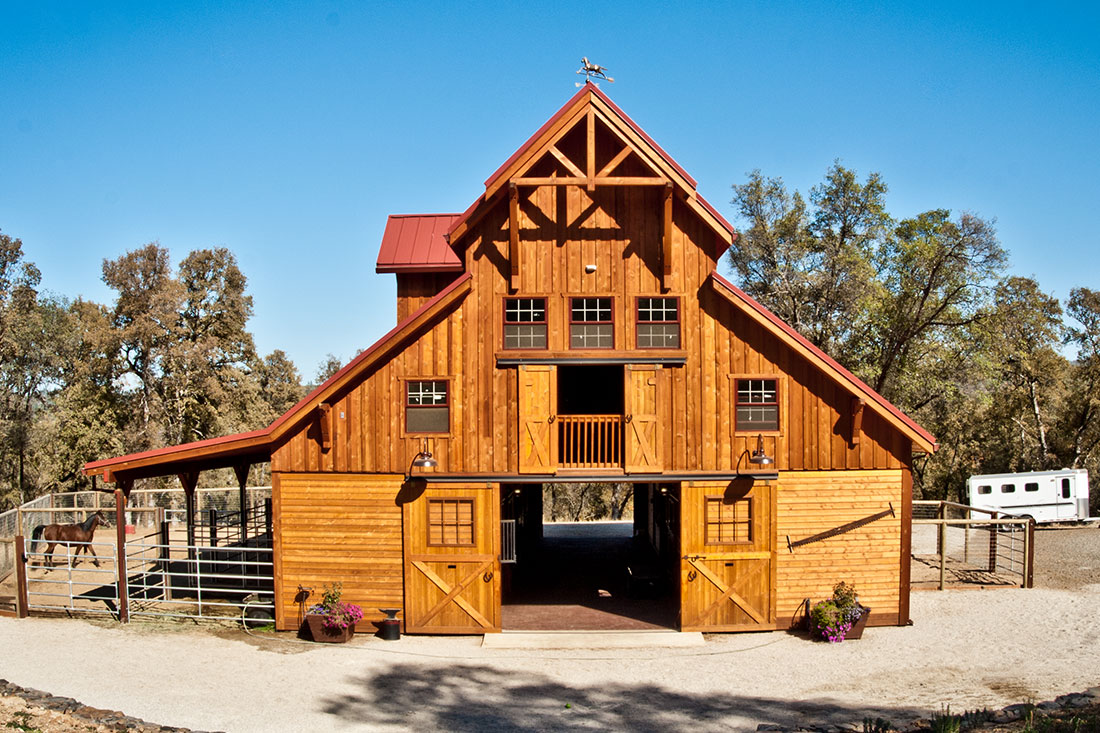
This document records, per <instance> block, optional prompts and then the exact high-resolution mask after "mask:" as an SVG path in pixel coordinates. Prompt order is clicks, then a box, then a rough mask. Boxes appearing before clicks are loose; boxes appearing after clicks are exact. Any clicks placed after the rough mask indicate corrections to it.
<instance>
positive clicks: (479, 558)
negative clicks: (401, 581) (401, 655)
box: [403, 483, 500, 634]
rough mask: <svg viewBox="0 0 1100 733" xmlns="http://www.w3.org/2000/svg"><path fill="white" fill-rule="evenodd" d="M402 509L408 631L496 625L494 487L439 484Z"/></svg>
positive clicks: (475, 630)
mask: <svg viewBox="0 0 1100 733" xmlns="http://www.w3.org/2000/svg"><path fill="white" fill-rule="evenodd" d="M403 512H404V513H403V524H404V537H405V631H406V632H408V633H413V634H415V633H424V634H482V633H485V632H488V631H500V560H499V556H500V501H499V499H498V498H497V492H496V490H495V489H494V488H493V485H492V484H483V483H482V484H445V485H436V486H433V487H430V488H428V489H426V490H425V491H424V493H423V494H421V495H420V496H419V497H417V498H416V499H415V500H413V501H411V502H409V503H407V504H405V505H404V508H403Z"/></svg>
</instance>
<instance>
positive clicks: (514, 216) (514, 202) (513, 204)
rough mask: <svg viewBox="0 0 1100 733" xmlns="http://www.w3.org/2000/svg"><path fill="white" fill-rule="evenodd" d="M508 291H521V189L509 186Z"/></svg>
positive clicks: (512, 184) (513, 185) (511, 184)
mask: <svg viewBox="0 0 1100 733" xmlns="http://www.w3.org/2000/svg"><path fill="white" fill-rule="evenodd" d="M508 270H509V273H508V289H509V290H510V291H512V292H513V293H514V292H516V291H517V290H519V187H518V186H517V185H516V184H515V183H509V184H508Z"/></svg>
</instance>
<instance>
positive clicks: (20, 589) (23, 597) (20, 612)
mask: <svg viewBox="0 0 1100 733" xmlns="http://www.w3.org/2000/svg"><path fill="white" fill-rule="evenodd" d="M27 606H28V601H27V556H26V545H25V540H24V538H23V535H21V534H17V535H16V536H15V617H16V618H26V617H27V615H28V614H29V611H28V610H27Z"/></svg>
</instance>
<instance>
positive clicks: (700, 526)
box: [680, 479, 775, 631]
mask: <svg viewBox="0 0 1100 733" xmlns="http://www.w3.org/2000/svg"><path fill="white" fill-rule="evenodd" d="M774 498H775V495H774V487H773V486H772V485H770V484H767V483H763V482H760V481H757V482H755V483H754V482H752V481H751V480H748V479H743V480H738V481H734V482H728V483H727V482H702V481H700V482H685V483H684V484H683V487H682V489H681V492H680V528H681V530H680V531H681V535H680V547H681V550H682V553H683V557H682V559H681V561H680V586H681V587H680V604H681V605H680V628H681V629H682V630H684V631H758V630H762V629H771V628H775V502H774Z"/></svg>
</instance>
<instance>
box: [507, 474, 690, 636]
mask: <svg viewBox="0 0 1100 733" xmlns="http://www.w3.org/2000/svg"><path fill="white" fill-rule="evenodd" d="M661 488H662V487H660V486H657V485H654V484H630V483H596V482H588V483H578V484H572V483H548V484H542V485H540V484H526V485H503V486H502V487H501V497H502V513H501V516H502V517H504V518H505V519H508V518H512V519H513V520H515V522H516V548H517V552H516V562H515V563H511V564H508V565H505V566H504V568H505V582H504V585H503V588H502V606H501V622H502V627H503V628H504V629H507V630H516V631H518V630H645V629H673V628H677V624H678V617H679V577H678V572H679V570H678V568H679V564H678V560H679V545H678V542H679V537H678V530H679V513H678V510H677V508H676V503H675V498H674V497H675V495H676V494H678V491H679V485H678V484H673V485H669V486H665V487H664V489H665V490H664V491H663V492H662V491H661ZM670 489H671V492H670ZM670 496H672V497H673V498H670ZM612 517H614V518H612Z"/></svg>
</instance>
